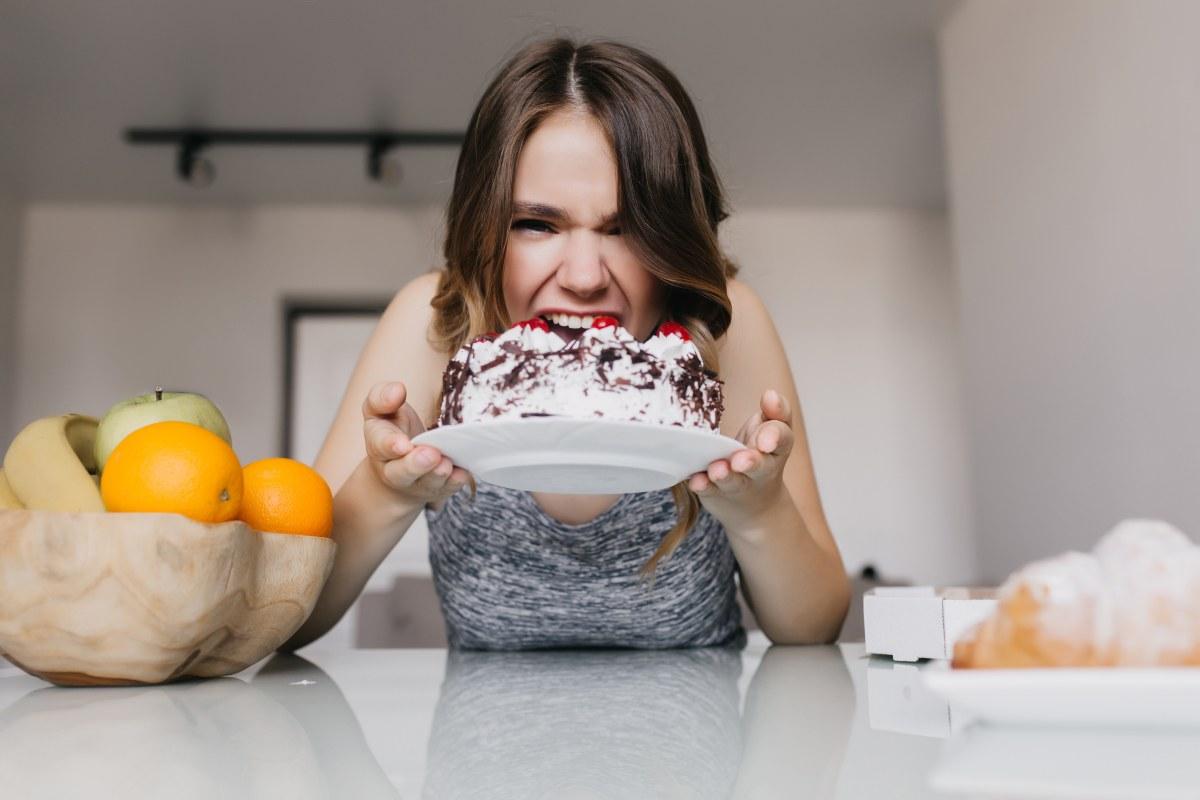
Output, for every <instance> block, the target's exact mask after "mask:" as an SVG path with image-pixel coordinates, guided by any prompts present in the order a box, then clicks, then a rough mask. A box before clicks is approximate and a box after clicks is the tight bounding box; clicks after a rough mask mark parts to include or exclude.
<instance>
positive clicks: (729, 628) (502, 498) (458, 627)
mask: <svg viewBox="0 0 1200 800" xmlns="http://www.w3.org/2000/svg"><path fill="white" fill-rule="evenodd" d="M425 514H426V519H427V521H428V524H429V564H430V567H431V568H432V571H433V581H434V586H435V587H436V589H437V594H438V598H439V601H440V603H441V608H442V614H443V616H444V617H445V621H446V638H447V640H448V642H449V644H450V646H451V647H456V648H463V649H476V650H528V649H539V648H557V647H632V648H666V647H708V646H713V645H733V646H740V645H742V644H744V643H745V636H746V634H745V630H744V629H743V628H742V614H741V608H740V607H739V606H738V603H737V595H736V585H735V583H734V572H735V569H736V562H735V561H734V557H733V550H732V549H731V548H730V546H729V541H728V539H727V538H726V536H725V531H724V529H723V528H722V526H721V523H720V522H718V521H717V520H716V518H715V517H713V516H712V515H711V514H709V513H708V512H707V511H706V510H704V509H703V508H701V510H700V514H699V517H698V518H697V520H696V523H695V525H693V527H692V529H691V530H690V531H688V534H687V536H686V537H684V539H683V541H682V542H681V543H680V545H679V546H678V547H677V548H676V549H675V552H673V553H672V554H671V555H670V556H668V557H666V558H665V559H662V560H660V561H659V562H658V567H657V570H656V571H655V573H654V576H653V578H641V577H640V576H639V575H638V570H639V569H640V568H641V566H642V565H643V564H644V563H645V562H646V561H647V560H648V559H649V558H650V556H651V555H652V554H653V553H654V551H655V550H657V549H658V546H659V544H660V542H661V541H662V538H663V537H664V536H665V535H666V534H667V533H668V532H669V531H670V530H671V528H672V527H674V525H675V520H676V517H677V515H678V512H677V511H676V508H675V501H674V499H673V498H672V495H671V491H670V489H663V490H661V491H657V492H642V493H635V494H624V495H621V496H620V498H618V500H617V502H616V504H615V505H614V506H612V507H611V508H609V509H608V510H606V511H604V512H602V513H601V514H600V515H599V516H598V517H596V518H595V519H593V520H591V521H589V522H585V523H583V524H581V525H568V524H565V523H563V522H560V521H558V520H556V519H554V518H553V517H551V516H550V515H549V514H547V513H546V512H545V511H543V510H542V508H541V507H540V506H539V505H538V504H537V501H536V500H535V499H534V497H533V495H532V494H530V493H529V492H524V491H518V490H516V489H507V488H504V487H502V486H497V485H495V484H489V483H486V482H483V481H478V489H477V492H476V495H475V497H474V499H472V497H471V494H470V490H469V489H464V490H462V491H460V492H458V493H457V494H455V495H453V496H452V497H450V498H449V499H448V500H447V501H446V504H445V506H443V508H442V510H441V511H440V512H439V511H434V510H433V509H431V508H427V509H426V511H425Z"/></svg>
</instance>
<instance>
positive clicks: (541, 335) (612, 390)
mask: <svg viewBox="0 0 1200 800" xmlns="http://www.w3.org/2000/svg"><path fill="white" fill-rule="evenodd" d="M721 387H722V382H721V381H720V380H719V379H718V378H717V376H716V374H715V373H713V372H711V371H709V370H707V369H705V367H704V364H703V362H702V361H701V359H700V352H699V351H698V350H697V349H696V346H695V345H694V344H693V343H692V341H691V337H690V336H689V335H688V332H687V329H685V328H684V327H683V326H681V325H677V324H675V323H665V324H664V325H662V326H661V327H660V328H659V329H658V331H657V332H656V333H655V334H654V335H653V336H651V337H650V339H649V340H648V341H645V342H639V341H638V340H637V338H635V337H634V336H633V334H631V333H630V332H629V331H627V330H626V329H625V328H622V327H620V325H618V323H617V320H616V319H614V318H613V317H597V318H596V319H595V321H594V322H593V323H592V326H591V327H590V328H588V329H587V330H585V331H583V335H582V336H579V337H578V338H575V339H571V338H563V337H560V336H559V335H558V334H556V333H553V332H552V331H551V330H550V326H549V325H548V324H547V323H546V322H545V320H542V319H531V320H525V321H524V322H518V323H517V324H516V325H513V326H512V327H511V328H509V329H508V330H507V331H505V332H504V333H502V334H500V335H498V336H497V335H494V334H493V335H489V336H482V337H480V338H478V339H476V340H475V341H473V342H470V343H468V344H466V345H464V346H463V347H462V348H460V349H459V351H458V353H456V354H455V356H454V358H452V359H451V360H450V364H449V365H448V366H447V367H446V371H445V373H444V374H443V376H442V403H441V412H440V414H439V416H438V422H437V424H438V425H439V426H440V425H455V424H459V423H463V422H484V421H488V420H496V419H519V418H523V417H544V416H564V417H572V418H580V419H595V418H604V419H617V420H635V421H638V422H648V423H651V424H654V425H677V426H682V427H686V428H699V429H702V430H708V431H716V430H718V426H719V424H720V421H721V412H722V411H723V410H724V403H723V395H722V389H721Z"/></svg>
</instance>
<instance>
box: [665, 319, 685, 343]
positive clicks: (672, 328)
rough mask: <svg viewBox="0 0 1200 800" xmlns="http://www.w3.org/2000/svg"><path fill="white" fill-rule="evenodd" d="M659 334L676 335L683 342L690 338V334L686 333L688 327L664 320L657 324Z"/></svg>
mask: <svg viewBox="0 0 1200 800" xmlns="http://www.w3.org/2000/svg"><path fill="white" fill-rule="evenodd" d="M658 335H659V336H678V337H679V338H680V339H683V340H684V341H685V342H690V341H691V340H692V335H691V334H690V333H688V329H687V328H685V327H683V326H682V325H680V324H679V323H678V322H664V323H663V324H662V325H659V326H658Z"/></svg>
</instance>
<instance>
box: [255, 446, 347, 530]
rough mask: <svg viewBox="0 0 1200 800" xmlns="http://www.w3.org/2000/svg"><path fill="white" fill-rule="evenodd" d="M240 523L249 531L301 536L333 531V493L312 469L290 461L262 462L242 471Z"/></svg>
mask: <svg viewBox="0 0 1200 800" xmlns="http://www.w3.org/2000/svg"><path fill="white" fill-rule="evenodd" d="M242 475H243V482H244V484H245V487H246V489H245V492H244V493H243V495H242V512H241V517H240V518H241V520H242V521H243V522H245V523H246V524H247V525H249V526H250V527H251V528H254V529H256V530H260V531H272V532H275V533H295V534H300V535H302V536H328V535H329V532H330V531H331V530H333V492H331V491H330V490H329V484H327V483H326V482H325V479H324V478H322V477H321V475H320V473H318V472H317V471H316V470H315V469H313V468H312V467H310V466H308V465H307V464H302V463H301V462H299V461H296V460H294V459H291V458H264V459H262V460H261V461H255V462H254V463H253V464H247V465H246V467H245V469H243V470H242Z"/></svg>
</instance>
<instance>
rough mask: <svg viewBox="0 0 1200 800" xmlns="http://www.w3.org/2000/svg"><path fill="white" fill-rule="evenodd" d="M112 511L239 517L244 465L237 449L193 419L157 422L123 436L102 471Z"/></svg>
mask: <svg viewBox="0 0 1200 800" xmlns="http://www.w3.org/2000/svg"><path fill="white" fill-rule="evenodd" d="M100 497H101V499H102V500H103V501H104V507H105V508H106V509H108V510H109V511H162V512H167V513H173V514H183V515H184V516H185V517H190V518H192V519H194V520H197V521H198V522H228V521H229V520H231V519H237V515H238V510H239V509H240V507H241V503H242V466H241V464H240V463H239V462H238V457H237V454H236V453H234V452H233V448H232V447H230V446H229V444H228V443H227V442H226V441H225V440H224V439H222V438H221V437H220V436H217V435H216V434H215V433H212V432H211V431H209V430H206V429H205V428H201V427H200V426H199V425H193V424H192V423H190V422H178V421H167V422H155V423H153V424H151V425H147V426H145V427H143V428H138V429H137V430H136V431H134V432H133V433H131V434H129V435H128V436H126V437H125V438H124V439H122V440H121V441H120V442H119V443H118V444H117V446H116V447H114V448H113V451H112V453H111V454H110V455H109V457H108V462H107V463H106V464H105V465H104V471H103V472H102V473H101V475H100Z"/></svg>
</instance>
